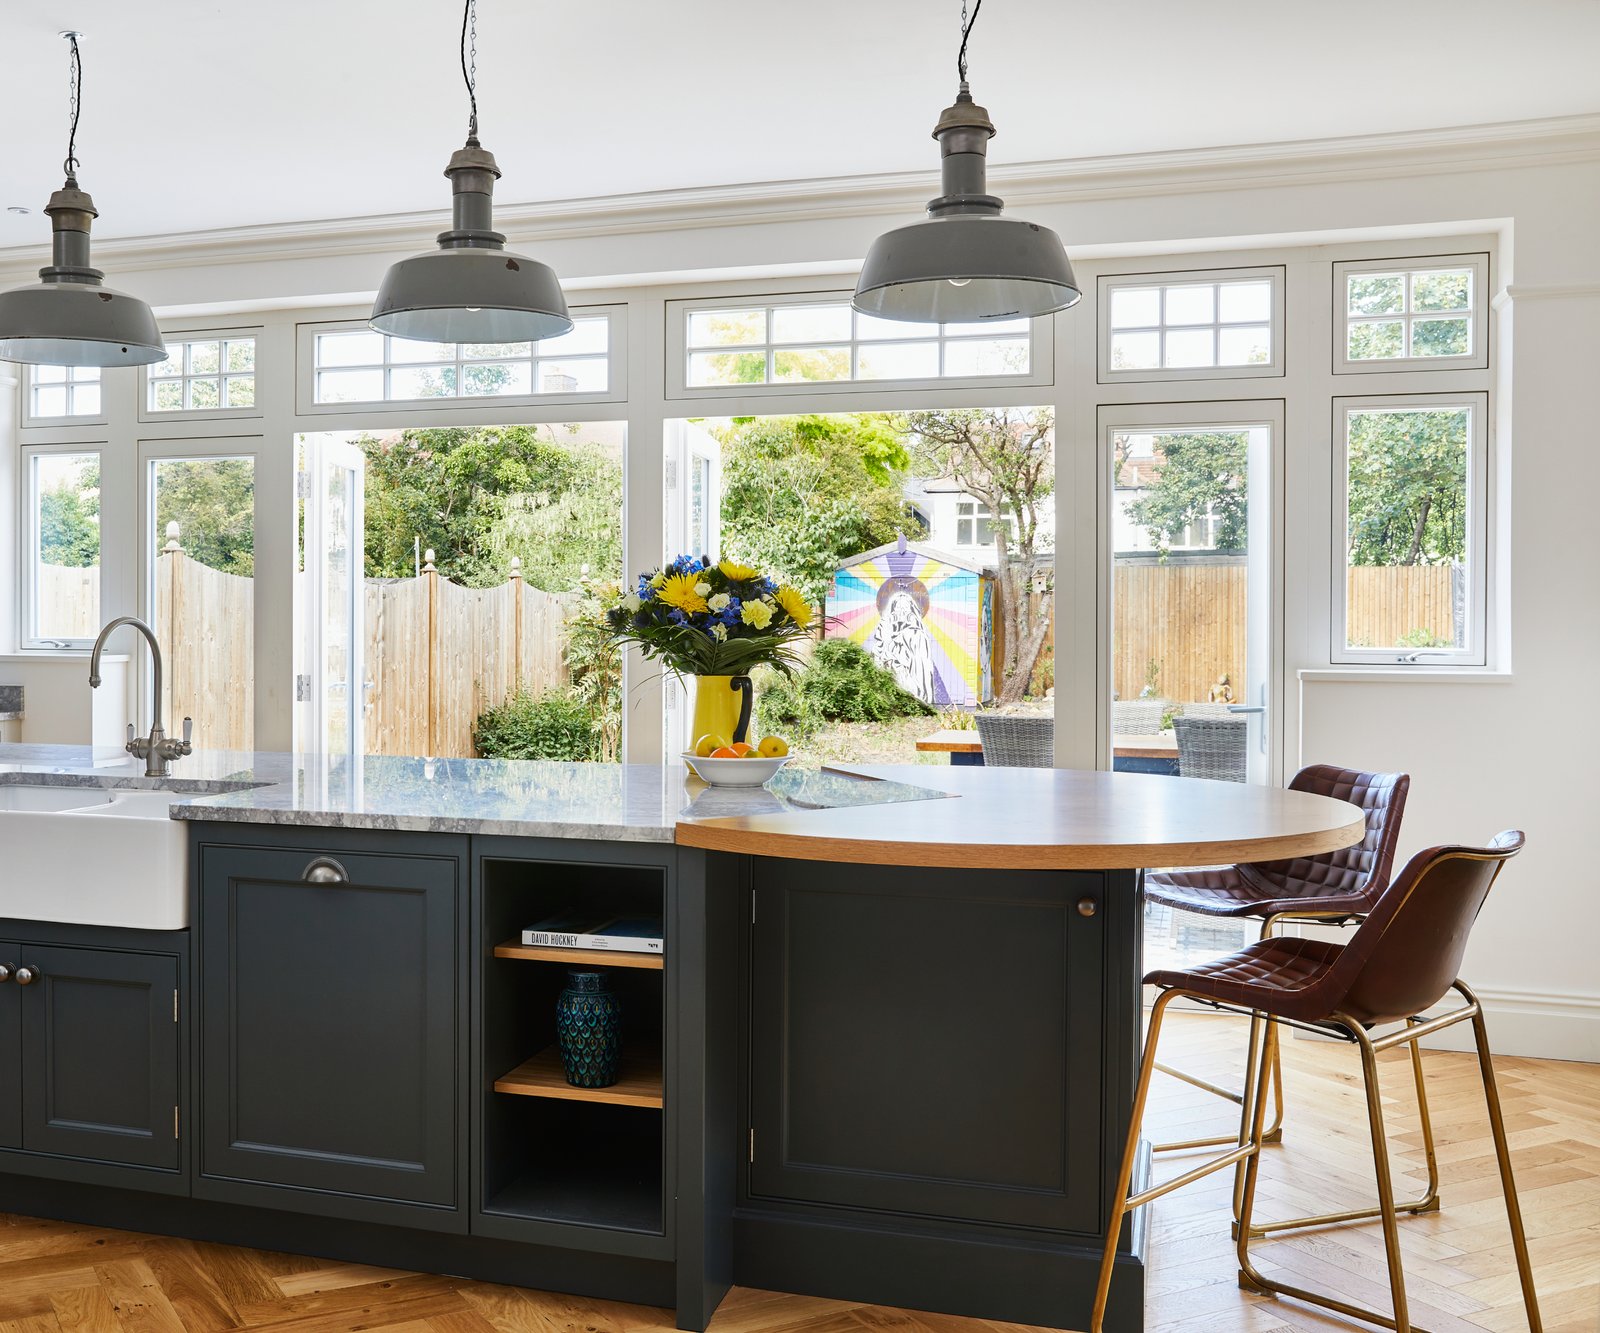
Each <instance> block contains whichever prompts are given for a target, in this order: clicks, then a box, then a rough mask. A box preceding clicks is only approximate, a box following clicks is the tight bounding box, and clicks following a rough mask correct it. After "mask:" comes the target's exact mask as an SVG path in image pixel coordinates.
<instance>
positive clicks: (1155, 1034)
mask: <svg viewBox="0 0 1600 1333" xmlns="http://www.w3.org/2000/svg"><path fill="white" fill-rule="evenodd" d="M1184 993H1185V992H1183V991H1177V990H1169V991H1163V992H1162V993H1161V995H1160V997H1159V998H1158V999H1157V1000H1156V1002H1155V1005H1154V1006H1153V1007H1152V1008H1151V1010H1150V1030H1149V1032H1148V1033H1147V1034H1146V1036H1145V1041H1144V1055H1143V1057H1142V1058H1141V1060H1140V1062H1139V1081H1138V1083H1137V1084H1136V1085H1135V1087H1134V1093H1133V1108H1132V1111H1131V1113H1130V1117H1129V1124H1128V1138H1127V1141H1126V1143H1124V1145H1123V1149H1122V1165H1121V1167H1120V1168H1119V1169H1118V1171H1117V1183H1116V1186H1115V1189H1114V1191H1113V1195H1112V1200H1111V1216H1110V1218H1109V1219H1108V1220H1107V1222H1106V1241H1105V1249H1104V1250H1103V1251H1102V1252H1101V1255H1100V1276H1099V1280H1098V1281H1097V1282H1096V1284H1095V1291H1094V1307H1093V1310H1092V1311H1091V1313H1090V1316H1089V1329H1088V1333H1102V1329H1103V1328H1104V1324H1105V1314H1106V1302H1107V1300H1108V1299H1109V1298H1110V1295H1111V1273H1112V1269H1113V1266H1114V1265H1115V1263H1116V1257H1117V1241H1118V1239H1119V1238H1120V1237H1121V1234H1122V1223H1123V1219H1124V1218H1126V1217H1127V1215H1128V1214H1129V1213H1130V1212H1131V1211H1132V1210H1133V1209H1135V1208H1138V1207H1139V1206H1140V1205H1142V1204H1146V1203H1149V1202H1151V1200H1153V1199H1157V1198H1159V1197H1160V1196H1161V1195H1163V1194H1170V1193H1171V1192H1172V1191H1173V1190H1175V1189H1179V1188H1180V1187H1182V1186H1184V1185H1187V1184H1189V1183H1190V1182H1191V1181H1195V1180H1199V1179H1200V1178H1201V1177H1202V1176H1208V1175H1210V1174H1211V1173H1212V1172H1213V1171H1220V1170H1222V1168H1223V1167H1227V1166H1233V1165H1234V1164H1235V1163H1237V1162H1239V1161H1241V1160H1243V1159H1244V1158H1246V1157H1251V1158H1253V1157H1254V1156H1255V1154H1256V1153H1258V1152H1259V1151H1260V1149H1261V1141H1260V1132H1261V1098H1260V1096H1259V1095H1257V1096H1253V1097H1251V1098H1250V1101H1251V1104H1252V1106H1253V1108H1254V1114H1253V1116H1252V1125H1253V1129H1254V1135H1253V1137H1252V1138H1251V1139H1250V1140H1248V1141H1246V1140H1244V1139H1241V1140H1240V1141H1239V1142H1238V1143H1236V1144H1234V1146H1233V1148H1232V1150H1231V1151H1229V1152H1225V1153H1222V1154H1221V1155H1220V1156H1218V1157H1215V1158H1212V1159H1211V1160H1209V1161H1206V1162H1202V1163H1201V1164H1200V1165H1199V1166H1197V1167H1195V1168H1194V1169H1193V1170H1190V1171H1185V1172H1184V1173H1183V1174H1182V1175H1179V1176H1175V1177H1174V1178H1173V1179H1171V1180H1168V1181H1165V1182H1163V1183H1162V1184H1160V1185H1152V1186H1151V1187H1150V1188H1149V1189H1147V1190H1143V1191H1141V1192H1140V1193H1138V1194H1135V1195H1132V1196H1130V1195H1129V1194H1128V1186H1129V1185H1130V1184H1131V1183H1132V1181H1133V1164H1134V1160H1135V1158H1136V1157H1137V1156H1138V1151H1139V1129H1140V1124H1141V1122H1142V1121H1143V1119H1144V1108H1145V1103H1146V1101H1147V1100H1148V1099H1149V1096H1150V1078H1151V1076H1152V1075H1153V1074H1154V1073H1155V1069H1156V1064H1155V1060H1154V1058H1153V1057H1154V1055H1155V1051H1156V1043H1157V1041H1158V1040H1159V1038H1160V1035H1161V1022H1162V1019H1163V1018H1164V1017H1165V1016H1166V1012H1167V1006H1168V1005H1169V1004H1170V1003H1171V1002H1172V1001H1173V1000H1175V999H1178V998H1179V997H1180V996H1182V995H1183V994H1184ZM1263 1026H1265V1027H1266V1029H1267V1033H1269V1034H1270V1030H1271V1029H1270V1024H1264V1021H1263V1018H1262V1016H1261V1015H1260V1014H1252V1015H1251V1018H1250V1055H1249V1061H1250V1067H1251V1069H1252V1070H1254V1069H1255V1068H1256V1067H1257V1064H1258V1062H1259V1063H1260V1065H1261V1066H1262V1067H1263V1068H1265V1064H1266V1052H1265V1050H1264V1049H1262V1043H1264V1042H1265V1041H1267V1040H1269V1039H1270V1037H1269V1036H1268V1035H1264V1034H1263V1032H1262V1029H1263ZM1258 1051H1259V1052H1260V1053H1259V1055H1258Z"/></svg>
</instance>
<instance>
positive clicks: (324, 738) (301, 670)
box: [295, 435, 366, 758]
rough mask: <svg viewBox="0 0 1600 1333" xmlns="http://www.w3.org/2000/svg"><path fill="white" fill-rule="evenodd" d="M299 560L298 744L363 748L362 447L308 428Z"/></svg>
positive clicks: (348, 750) (331, 750) (331, 749)
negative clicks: (314, 432)
mask: <svg viewBox="0 0 1600 1333" xmlns="http://www.w3.org/2000/svg"><path fill="white" fill-rule="evenodd" d="M298 463H299V474H298V476H297V477H296V489H297V493H298V495H299V500H300V516H301V537H300V541H301V547H300V553H301V561H300V574H299V578H298V580H297V585H296V588H295V619H296V623H297V626H298V628H299V633H298V635H297V636H296V638H297V643H296V647H297V651H296V662H295V748H296V749H297V750H299V751H301V752H303V753H310V754H323V755H327V756H329V757H330V758H333V757H338V756H344V755H359V754H361V753H363V736H362V719H363V714H364V711H365V708H364V701H365V690H364V689H363V682H364V681H365V679H366V675H365V672H366V665H365V662H364V660H363V656H364V654H363V644H364V641H365V633H364V631H365V597H364V585H363V568H364V553H365V548H364V534H365V521H364V511H363V506H362V494H363V486H362V480H363V475H364V471H365V464H364V460H363V458H362V456H361V450H360V449H358V448H357V447H356V446H355V445H354V444H352V443H351V442H350V441H349V440H347V439H345V438H343V437H341V436H336V435H304V436H302V437H301V438H300V447H299V453H298Z"/></svg>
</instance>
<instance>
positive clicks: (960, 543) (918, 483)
mask: <svg viewBox="0 0 1600 1333" xmlns="http://www.w3.org/2000/svg"><path fill="white" fill-rule="evenodd" d="M905 496H906V503H907V504H909V505H910V506H911V507H912V509H913V510H914V511H915V512H916V513H917V515H918V516H919V517H920V518H921V519H922V521H923V522H924V523H925V524H926V525H927V530H928V531H927V542H928V545H929V546H932V547H935V548H937V549H938V550H941V551H951V552H954V553H955V554H957V555H960V556H962V557H963V558H966V559H974V560H980V561H981V560H987V562H988V563H989V564H990V565H993V563H994V556H995V550H994V515H993V514H991V513H990V512H989V506H988V505H986V504H985V503H984V502H983V501H982V500H979V499H978V498H977V497H976V496H973V495H969V494H968V493H967V492H966V491H964V490H962V489H961V483H960V482H958V481H956V480H955V479H954V478H953V477H933V478H923V477H913V478H912V479H911V480H910V481H908V482H907V483H906V488H905ZM1002 521H1003V522H1005V523H1007V524H1009V525H1011V527H1012V529H1013V531H1015V523H1016V521H1015V519H1013V518H1011V517H1010V516H1006V517H1005V518H1003V520H1002ZM1055 548H1056V515H1055V502H1054V501H1053V500H1051V501H1049V502H1047V503H1046V504H1045V506H1044V508H1043V509H1042V511H1041V512H1040V514H1039V534H1038V552H1039V554H1041V555H1047V554H1049V553H1050V552H1052V551H1054V550H1055ZM1119 549H1120V548H1119Z"/></svg>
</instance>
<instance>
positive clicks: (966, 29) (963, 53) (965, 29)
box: [956, 0, 983, 88]
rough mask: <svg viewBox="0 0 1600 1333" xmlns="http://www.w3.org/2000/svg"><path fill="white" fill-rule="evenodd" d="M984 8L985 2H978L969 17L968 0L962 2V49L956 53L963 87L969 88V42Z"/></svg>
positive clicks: (957, 69) (958, 72) (977, 0)
mask: <svg viewBox="0 0 1600 1333" xmlns="http://www.w3.org/2000/svg"><path fill="white" fill-rule="evenodd" d="M982 8H983V0H976V3H975V4H974V5H973V6H972V17H971V18H968V17H967V0H961V49H960V50H959V51H958V52H956V73H957V74H958V75H960V78H961V86H962V87H963V88H965V87H966V86H967V41H968V39H969V38H970V37H971V36H972V25H973V24H974V23H976V22H977V21H978V11H979V10H980V9H982Z"/></svg>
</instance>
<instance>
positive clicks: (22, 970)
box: [15, 967, 39, 986]
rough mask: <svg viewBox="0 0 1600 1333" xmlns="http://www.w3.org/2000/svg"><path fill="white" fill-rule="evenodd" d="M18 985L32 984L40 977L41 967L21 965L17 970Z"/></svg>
mask: <svg viewBox="0 0 1600 1333" xmlns="http://www.w3.org/2000/svg"><path fill="white" fill-rule="evenodd" d="M15 975H16V978H17V985H19V986H31V985H33V983H34V982H36V981H37V980H38V979H39V969H38V968H36V967H19V968H18V969H17V970H16V974H15Z"/></svg>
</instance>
